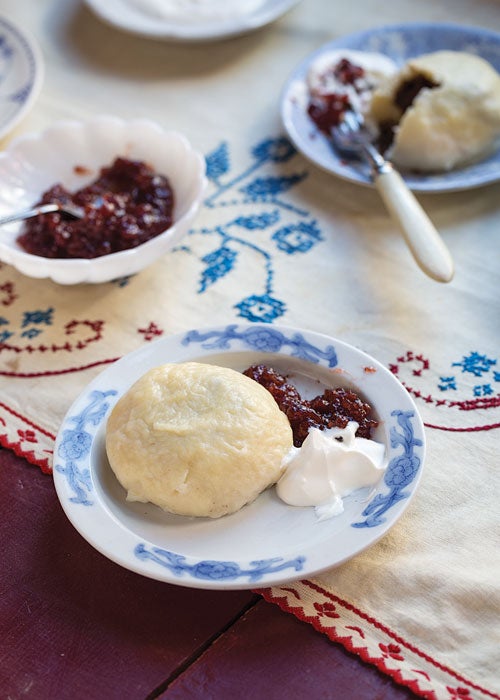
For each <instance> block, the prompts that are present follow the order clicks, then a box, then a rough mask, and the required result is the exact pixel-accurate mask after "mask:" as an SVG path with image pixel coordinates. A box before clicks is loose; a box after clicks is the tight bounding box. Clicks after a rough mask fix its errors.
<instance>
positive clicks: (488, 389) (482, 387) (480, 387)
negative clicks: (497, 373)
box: [472, 384, 495, 396]
mask: <svg viewBox="0 0 500 700" xmlns="http://www.w3.org/2000/svg"><path fill="white" fill-rule="evenodd" d="M472 391H473V394H474V396H491V395H492V394H494V393H495V392H494V391H493V388H492V386H491V384H476V386H475V387H474V388H473V390H472Z"/></svg>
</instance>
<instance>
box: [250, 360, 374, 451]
mask: <svg viewBox="0 0 500 700" xmlns="http://www.w3.org/2000/svg"><path fill="white" fill-rule="evenodd" d="M243 374H245V375H246V376H247V377H250V378H251V379H254V380H255V381H256V382H258V383H259V384H261V385H262V386H263V387H264V388H265V389H267V390H268V391H269V392H270V393H271V394H272V396H273V397H274V400H275V401H276V403H277V404H278V406H279V407H280V409H281V410H282V411H283V413H284V414H285V415H286V416H287V418H288V420H289V421H290V425H291V428H292V432H293V444H294V445H295V447H300V446H301V445H302V443H303V442H304V440H305V439H306V437H307V434H308V432H309V430H310V428H319V429H320V430H326V429H327V428H345V427H346V426H347V424H348V423H349V422H351V421H355V422H356V423H357V424H358V426H359V427H358V429H357V430H356V436H357V437H362V438H368V439H370V438H371V431H372V429H374V428H376V427H377V425H378V422H377V421H376V420H374V419H373V418H371V417H370V414H371V411H372V408H371V406H370V405H369V404H367V403H366V402H365V401H362V399H361V398H360V397H359V396H358V395H357V394H356V392H354V391H351V390H350V389H344V388H337V389H326V390H325V391H324V392H323V394H320V395H319V396H316V397H315V398H314V399H311V400H310V401H308V400H306V399H303V398H302V397H301V396H300V394H299V392H298V391H297V389H296V388H295V387H294V386H293V385H292V384H290V383H289V382H288V381H287V380H286V377H284V376H283V375H282V374H279V373H278V372H276V370H274V369H273V368H272V367H267V366H266V365H252V366H251V367H248V369H246V370H245V371H244V372H243Z"/></svg>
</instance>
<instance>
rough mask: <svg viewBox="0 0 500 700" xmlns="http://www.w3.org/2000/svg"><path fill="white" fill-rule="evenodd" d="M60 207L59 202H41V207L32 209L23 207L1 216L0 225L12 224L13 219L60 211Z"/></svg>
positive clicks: (18, 219) (17, 219)
mask: <svg viewBox="0 0 500 700" xmlns="http://www.w3.org/2000/svg"><path fill="white" fill-rule="evenodd" d="M60 208H61V207H60V206H59V204H41V205H40V206H39V207H33V208H32V209H23V210H21V211H17V212H16V213H15V214H10V215H9V216H2V217H0V226H3V224H10V223H11V222H13V221H20V220H21V219H30V218H31V217H32V216H38V215H39V214H50V213H52V212H54V211H59V209H60Z"/></svg>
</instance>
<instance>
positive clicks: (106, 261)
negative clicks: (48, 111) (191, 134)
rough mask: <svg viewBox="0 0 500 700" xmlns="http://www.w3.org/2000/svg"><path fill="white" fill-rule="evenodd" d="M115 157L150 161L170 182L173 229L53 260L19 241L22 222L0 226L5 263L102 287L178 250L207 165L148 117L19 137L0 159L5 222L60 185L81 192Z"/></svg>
mask: <svg viewBox="0 0 500 700" xmlns="http://www.w3.org/2000/svg"><path fill="white" fill-rule="evenodd" d="M117 156H122V157H124V158H130V159H132V160H142V161H145V162H147V163H148V164H149V165H150V166H151V167H152V168H154V170H156V171H157V172H158V173H160V174H162V175H165V176H166V177H168V178H169V180H170V183H171V185H172V189H173V192H174V223H173V225H172V226H171V227H170V228H169V229H167V230H166V231H164V232H163V233H161V234H159V235H158V236H156V237H155V238H152V239H150V240H149V241H147V242H146V243H143V244H142V245H140V246H137V248H131V249H130V250H124V251H120V252H118V253H111V254H109V255H103V256H101V257H98V258H92V259H82V258H75V259H56V258H44V257H41V256H38V255H31V254H29V253H26V252H25V251H24V250H23V249H22V248H21V247H20V246H19V244H18V243H17V241H16V238H17V236H18V234H19V232H20V230H21V227H22V222H21V223H19V222H18V223H15V224H6V225H4V226H2V227H0V260H2V261H3V262H5V263H8V264H9V265H12V266H13V267H15V268H16V269H17V270H19V272H21V273H23V274H24V275H27V276H28V277H36V278H50V279H52V280H53V281H54V282H57V283H59V284H66V285H70V284H81V283H99V282H108V281H110V280H113V279H117V278H119V277H126V276H127V275H133V274H135V273H137V272H139V271H140V270H142V269H144V268H145V267H147V266H148V265H151V264H152V263H153V262H155V261H156V260H157V259H158V258H159V257H160V256H161V255H163V254H164V253H166V252H167V251H168V250H170V249H171V248H172V247H173V246H174V245H176V244H177V243H178V241H179V240H180V239H181V238H182V236H183V235H184V234H185V233H187V231H188V230H189V227H190V225H191V222H192V221H193V219H194V217H195V215H196V213H197V211H198V209H199V207H200V204H201V202H202V199H203V194H204V192H205V188H206V184H207V180H206V177H205V168H206V166H205V159H204V158H203V156H202V155H201V154H200V153H198V152H197V151H196V150H194V148H193V147H192V146H191V144H190V143H189V141H188V140H187V139H186V138H185V136H183V135H182V134H180V133H178V132H175V131H165V130H164V129H162V128H161V127H160V126H159V125H158V124H155V123H154V122H152V121H149V120H146V119H134V120H130V121H125V120H123V119H119V118H118V117H112V116H100V117H95V118H93V119H89V120H88V121H60V122H56V123H55V124H54V125H53V126H51V127H49V128H48V129H46V130H45V131H43V132H41V133H40V134H28V135H25V136H22V137H20V138H18V139H16V140H15V141H13V142H12V143H11V144H10V146H9V147H8V148H7V150H6V151H4V152H3V153H1V154H0V216H2V215H8V214H11V213H13V212H15V211H17V210H21V209H25V208H27V207H29V206H31V205H33V204H34V203H35V202H37V201H38V199H39V198H40V196H41V194H42V193H43V192H44V191H45V190H47V189H48V188H49V187H51V186H52V185H54V184H56V183H61V184H63V185H64V186H65V187H67V188H68V189H70V190H76V189H80V188H81V187H84V186H85V185H86V184H88V183H89V182H91V181H93V180H95V179H96V177H97V176H98V174H99V170H100V168H101V167H103V166H106V165H109V164H110V163H111V162H112V161H113V160H114V159H115V158H116V157H117ZM77 166H78V167H77ZM75 168H76V169H75ZM82 172H84V173H85V174H82Z"/></svg>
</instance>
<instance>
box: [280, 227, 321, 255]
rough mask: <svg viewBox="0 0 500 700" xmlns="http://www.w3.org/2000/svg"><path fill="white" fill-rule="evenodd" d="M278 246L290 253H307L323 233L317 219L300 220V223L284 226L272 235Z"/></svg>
mask: <svg viewBox="0 0 500 700" xmlns="http://www.w3.org/2000/svg"><path fill="white" fill-rule="evenodd" d="M272 239H273V240H274V241H276V243H277V244H278V248H279V249H280V250H283V251H284V252H285V253H287V254H288V255H293V254H294V253H306V252H307V251H308V250H309V249H310V248H312V247H313V245H315V244H316V243H317V242H318V241H320V240H321V233H320V231H319V229H318V225H317V223H316V222H315V221H307V222H306V221H300V222H299V223H298V224H293V225H291V226H284V227H283V228H281V229H279V231H276V232H275V233H273V235H272Z"/></svg>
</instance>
